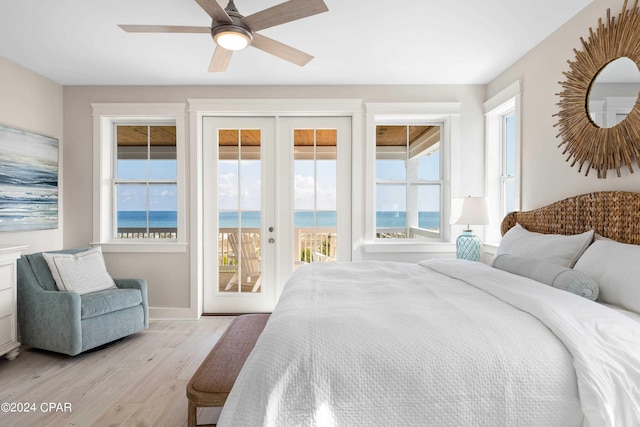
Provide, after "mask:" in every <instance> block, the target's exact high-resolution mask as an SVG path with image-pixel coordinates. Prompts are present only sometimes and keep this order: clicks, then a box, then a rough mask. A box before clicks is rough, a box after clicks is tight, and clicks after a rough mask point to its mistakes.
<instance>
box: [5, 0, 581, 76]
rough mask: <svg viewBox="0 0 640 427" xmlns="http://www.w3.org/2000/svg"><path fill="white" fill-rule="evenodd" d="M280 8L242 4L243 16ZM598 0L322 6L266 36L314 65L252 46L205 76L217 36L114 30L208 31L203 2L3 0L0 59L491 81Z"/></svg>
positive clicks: (74, 65) (338, 1)
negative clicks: (184, 28)
mask: <svg viewBox="0 0 640 427" xmlns="http://www.w3.org/2000/svg"><path fill="white" fill-rule="evenodd" d="M282 1H283V0H236V1H235V3H236V6H237V8H238V10H239V11H240V13H242V14H243V15H245V16H246V15H250V14H252V13H255V12H257V11H260V10H262V9H265V8H267V7H271V6H274V5H276V4H279V3H281V2H282ZM591 1H592V0H562V1H558V0H535V1H513V0H483V1H479V0H458V1H447V0H404V1H389V0H325V3H326V4H327V6H328V7H329V12H325V13H323V14H320V15H316V16H312V17H309V18H305V19H302V20H299V21H295V22H290V23H288V24H284V25H281V26H278V27H274V28H269V29H266V30H263V31H261V32H260V33H261V34H263V35H265V36H268V37H271V38H274V39H276V40H278V41H281V42H283V43H286V44H289V45H291V46H293V47H295V48H297V49H300V50H303V51H305V52H307V53H310V54H311V55H314V56H315V59H313V60H312V61H311V62H310V63H309V64H307V65H306V66H305V67H298V66H297V65H293V64H290V63H288V62H285V61H283V60H281V59H279V58H276V57H273V56H271V55H268V54H266V53H264V52H262V51H260V50H258V49H255V48H248V49H245V50H242V51H239V52H236V53H235V54H234V56H233V58H232V60H231V64H230V66H229V68H228V70H227V72H226V73H208V72H207V68H208V66H209V61H210V59H211V55H212V53H213V51H214V47H215V44H214V42H213V40H212V39H211V37H210V36H209V35H207V34H130V33H125V32H124V31H122V30H121V29H120V28H118V27H117V24H165V25H198V26H210V25H211V19H210V18H209V17H208V15H207V14H206V13H205V12H204V10H202V9H201V8H200V6H198V4H197V3H196V2H195V1H194V0H107V1H105V0H100V1H98V0H58V1H52V0H0V35H1V36H0V56H4V57H5V58H7V59H9V60H11V61H13V62H16V63H18V64H21V65H23V66H25V67H26V68H29V69H31V70H33V71H36V72H37V73H39V74H42V75H44V76H46V77H48V78H50V79H52V80H54V81H56V82H58V83H60V84H63V85H235V84H242V85H247V84H264V85H272V84H287V85H296V84H302V85H311V84H314V85H315V84H318V85H329V84H335V85H356V84H357V85H359V84H371V85H379V84H394V85H395V84H484V83H487V82H489V81H490V80H491V79H493V78H494V77H495V76H497V75H498V74H499V73H500V72H501V71H503V70H504V69H506V68H507V67H508V66H509V65H511V64H512V63H514V62H515V61H516V60H517V59H518V58H520V57H521V56H523V55H524V54H525V53H526V52H527V51H529V50H530V49H531V48H533V47H534V46H535V45H536V44H538V43H539V42H541V41H542V40H543V39H544V38H545V37H547V36H548V35H549V34H551V33H552V32H553V31H554V30H556V29H557V28H558V27H560V26H561V25H562V24H563V23H565V22H566V21H567V20H569V19H570V18H571V17H572V16H574V15H575V14H576V13H578V12H579V11H580V10H582V9H583V8H584V7H585V6H586V5H588V4H589V3H591ZM219 2H220V3H221V4H222V5H223V6H226V0H219Z"/></svg>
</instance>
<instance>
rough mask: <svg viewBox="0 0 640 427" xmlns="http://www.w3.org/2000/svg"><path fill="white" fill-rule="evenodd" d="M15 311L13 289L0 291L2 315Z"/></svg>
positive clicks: (0, 314)
mask: <svg viewBox="0 0 640 427" xmlns="http://www.w3.org/2000/svg"><path fill="white" fill-rule="evenodd" d="M12 313H13V289H5V290H3V291H0V317H4V316H8V315H10V314H12Z"/></svg>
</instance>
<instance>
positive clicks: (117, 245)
mask: <svg viewBox="0 0 640 427" xmlns="http://www.w3.org/2000/svg"><path fill="white" fill-rule="evenodd" d="M91 246H100V247H102V252H138V253H145V252H147V253H185V252H187V244H186V243H181V242H146V241H138V242H91Z"/></svg>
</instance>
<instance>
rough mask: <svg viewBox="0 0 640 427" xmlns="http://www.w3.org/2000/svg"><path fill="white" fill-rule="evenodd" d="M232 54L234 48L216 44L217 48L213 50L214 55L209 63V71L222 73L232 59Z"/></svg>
mask: <svg viewBox="0 0 640 427" xmlns="http://www.w3.org/2000/svg"><path fill="white" fill-rule="evenodd" d="M231 55H233V51H232V50H227V49H225V48H223V47H220V46H216V50H215V52H213V57H212V58H211V64H209V72H210V73H220V72H223V71H226V70H227V67H228V66H229V62H230V61H231Z"/></svg>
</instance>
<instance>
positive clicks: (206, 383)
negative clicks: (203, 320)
mask: <svg viewBox="0 0 640 427" xmlns="http://www.w3.org/2000/svg"><path fill="white" fill-rule="evenodd" d="M268 319H269V314H244V315H242V316H238V317H236V318H235V319H234V320H233V322H232V323H231V325H230V326H229V327H228V328H227V330H226V331H225V332H224V334H222V336H221V337H220V339H219V340H218V342H217V343H216V345H215V346H214V347H213V349H212V350H211V352H210V353H209V355H208V356H207V357H206V358H205V359H204V361H203V362H202V364H201V365H200V367H199V368H198V370H197V371H196V373H195V374H194V375H193V377H192V378H191V381H189V384H187V399H188V400H189V415H188V416H189V424H188V425H189V427H196V426H198V422H197V413H198V408H200V407H222V406H223V405H224V403H225V401H226V400H227V397H228V396H229V392H230V391H231V387H233V383H234V382H235V380H236V378H237V377H238V374H239V373H240V369H242V366H243V365H244V362H245V361H246V360H247V357H249V353H251V350H253V346H254V345H255V343H256V341H257V340H258V337H259V336H260V333H261V332H262V330H263V329H264V327H265V325H266V323H267V320H268ZM208 425H209V426H215V424H208Z"/></svg>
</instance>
